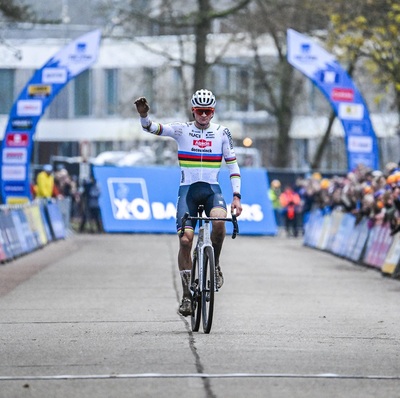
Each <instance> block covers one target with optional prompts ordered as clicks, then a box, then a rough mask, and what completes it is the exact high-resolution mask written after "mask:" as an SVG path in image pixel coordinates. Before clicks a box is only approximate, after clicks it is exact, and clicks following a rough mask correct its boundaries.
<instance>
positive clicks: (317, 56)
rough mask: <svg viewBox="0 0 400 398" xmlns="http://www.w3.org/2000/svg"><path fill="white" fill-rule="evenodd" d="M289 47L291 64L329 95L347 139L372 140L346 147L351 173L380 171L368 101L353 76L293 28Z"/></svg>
mask: <svg viewBox="0 0 400 398" xmlns="http://www.w3.org/2000/svg"><path fill="white" fill-rule="evenodd" d="M287 45H288V51H287V58H288V62H289V63H290V64H291V65H292V66H293V67H295V68H296V69H298V70H299V71H301V72H302V73H303V74H304V75H305V76H307V77H308V78H310V79H311V80H312V82H313V83H314V84H315V85H316V86H317V87H318V88H319V89H320V90H321V92H322V93H323V94H324V95H325V96H326V98H327V99H328V101H329V102H330V104H331V106H332V109H333V110H334V112H335V113H336V115H337V117H338V118H339V120H340V121H341V122H342V125H343V129H344V131H345V134H346V136H348V135H350V134H358V135H360V136H363V137H367V138H369V140H370V141H369V142H370V144H369V145H368V146H366V145H360V146H358V145H353V146H352V148H349V147H347V158H348V169H349V171H351V170H353V169H354V168H355V167H357V166H358V165H359V164H363V165H365V166H367V167H370V168H372V169H378V168H379V151H378V141H377V138H376V135H375V132H374V130H373V127H372V123H371V120H370V117H369V112H368V109H367V106H366V104H365V101H364V99H363V97H362V95H361V93H360V92H359V90H358V89H357V87H356V86H355V84H354V83H353V81H352V79H351V77H350V76H349V75H348V73H347V72H346V71H345V70H344V69H343V68H342V67H341V66H340V64H339V63H338V62H337V60H336V59H335V57H334V56H333V55H332V54H329V53H328V52H327V51H325V50H324V49H323V48H322V47H320V46H319V45H317V44H316V42H314V41H313V40H312V39H311V38H309V37H307V36H305V35H302V34H300V33H299V32H296V31H295V30H293V29H288V31H287ZM355 122H357V128H358V130H357V133H355V131H354V128H355ZM358 143H361V141H359V142H358ZM358 143H357V144H358ZM351 144H353V142H352V141H351V140H346V145H351Z"/></svg>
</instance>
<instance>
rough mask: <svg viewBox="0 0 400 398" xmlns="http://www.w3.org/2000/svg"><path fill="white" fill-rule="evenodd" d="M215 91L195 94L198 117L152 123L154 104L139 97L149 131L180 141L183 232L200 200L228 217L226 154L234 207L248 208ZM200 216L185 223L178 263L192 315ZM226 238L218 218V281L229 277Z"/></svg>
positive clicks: (184, 308) (210, 211) (184, 310)
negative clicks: (223, 176)
mask: <svg viewBox="0 0 400 398" xmlns="http://www.w3.org/2000/svg"><path fill="white" fill-rule="evenodd" d="M215 104H216V100H215V96H214V94H213V93H212V92H211V91H209V90H205V89H202V90H198V91H196V92H195V93H194V94H193V96H192V99H191V105H192V113H193V117H194V121H191V122H186V123H178V122H175V123H169V124H160V123H155V122H152V121H151V120H150V118H149V116H148V113H149V110H150V106H149V104H148V103H147V100H146V98H144V97H140V98H138V99H137V100H136V101H135V105H136V109H137V111H138V113H139V115H140V123H141V125H142V128H143V130H144V131H146V132H148V133H151V134H155V135H160V136H168V137H171V138H173V139H175V141H176V142H177V144H178V160H179V165H180V168H181V181H180V187H179V192H178V203H177V215H176V227H177V231H178V236H180V230H181V219H182V217H183V215H184V214H185V212H188V213H189V214H190V215H196V214H197V208H198V206H199V205H200V204H202V205H204V209H205V212H206V215H207V216H209V217H220V218H223V217H226V214H227V206H226V202H225V200H224V198H223V196H222V192H221V188H220V186H219V184H218V173H219V170H220V167H221V162H222V158H224V159H225V162H226V164H227V166H228V168H229V171H230V180H231V185H232V191H233V199H232V203H231V212H232V213H234V212H236V215H237V216H239V215H240V213H241V212H242V206H241V203H240V200H241V195H240V186H241V180H240V170H239V166H238V163H237V161H236V156H235V152H234V148H233V143H232V136H231V133H230V131H229V129H228V128H227V127H224V126H221V125H219V124H216V123H211V119H212V118H213V116H214V110H215ZM195 226H196V221H192V224H188V225H186V226H185V231H184V234H183V235H182V236H181V237H180V239H179V253H178V267H179V271H180V275H181V280H182V288H183V297H182V302H181V304H180V307H179V312H180V313H181V314H182V315H183V316H188V315H191V313H192V304H191V297H192V295H191V293H190V289H189V285H190V274H191V269H192V259H191V249H192V244H193V236H194V229H195ZM224 238H225V223H224V222H223V221H214V222H213V223H212V232H211V240H212V244H213V248H214V254H215V265H216V269H217V286H218V287H219V288H220V287H221V286H222V284H223V282H224V278H223V274H222V271H221V266H220V265H219V257H220V253H221V248H222V244H223V241H224Z"/></svg>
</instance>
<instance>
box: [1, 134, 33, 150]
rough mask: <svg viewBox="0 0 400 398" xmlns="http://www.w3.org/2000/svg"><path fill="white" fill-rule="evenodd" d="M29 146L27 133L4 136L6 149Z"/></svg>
mask: <svg viewBox="0 0 400 398" xmlns="http://www.w3.org/2000/svg"><path fill="white" fill-rule="evenodd" d="M28 145H29V135H28V133H8V134H7V135H6V147H16V146H21V147H26V146H28Z"/></svg>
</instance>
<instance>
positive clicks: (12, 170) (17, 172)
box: [1, 165, 26, 181]
mask: <svg viewBox="0 0 400 398" xmlns="http://www.w3.org/2000/svg"><path fill="white" fill-rule="evenodd" d="M1 177H2V179H3V181H24V180H25V179H26V168H25V166H11V165H2V166H1Z"/></svg>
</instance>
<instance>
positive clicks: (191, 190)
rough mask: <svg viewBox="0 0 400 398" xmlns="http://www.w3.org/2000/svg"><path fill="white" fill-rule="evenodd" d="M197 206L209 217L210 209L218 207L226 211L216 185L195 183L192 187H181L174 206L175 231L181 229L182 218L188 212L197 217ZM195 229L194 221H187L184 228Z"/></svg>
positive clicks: (219, 189) (219, 188)
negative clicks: (201, 206) (202, 207)
mask: <svg viewBox="0 0 400 398" xmlns="http://www.w3.org/2000/svg"><path fill="white" fill-rule="evenodd" d="M199 205H203V206H204V210H205V213H206V215H207V216H208V217H209V216H210V212H211V210H212V209H214V208H216V207H219V208H221V209H224V210H225V211H226V203H225V200H224V198H223V196H222V192H221V187H220V186H219V185H218V184H208V183H207V182H195V183H194V184H192V185H181V186H180V187H179V192H178V203H177V205H176V230H177V231H178V232H179V231H180V230H181V227H182V217H183V216H184V215H185V213H186V212H188V213H189V214H190V215H191V216H193V217H196V216H197V208H198V207H199ZM195 227H196V220H191V221H190V222H189V221H188V222H187V224H186V228H192V229H193V230H194V229H195Z"/></svg>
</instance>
